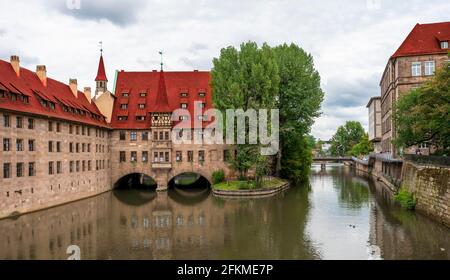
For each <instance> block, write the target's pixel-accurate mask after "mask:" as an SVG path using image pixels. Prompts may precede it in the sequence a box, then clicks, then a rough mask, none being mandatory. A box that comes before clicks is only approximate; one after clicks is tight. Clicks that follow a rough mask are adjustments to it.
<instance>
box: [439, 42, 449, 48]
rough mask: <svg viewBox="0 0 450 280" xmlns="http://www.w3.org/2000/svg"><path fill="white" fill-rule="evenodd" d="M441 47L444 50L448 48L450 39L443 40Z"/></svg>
mask: <svg viewBox="0 0 450 280" xmlns="http://www.w3.org/2000/svg"><path fill="white" fill-rule="evenodd" d="M441 49H443V50H446V49H448V41H442V42H441Z"/></svg>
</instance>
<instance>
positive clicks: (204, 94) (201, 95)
mask: <svg viewBox="0 0 450 280" xmlns="http://www.w3.org/2000/svg"><path fill="white" fill-rule="evenodd" d="M198 96H200V97H205V96H206V92H199V93H198Z"/></svg>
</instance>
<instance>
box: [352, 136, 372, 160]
mask: <svg viewBox="0 0 450 280" xmlns="http://www.w3.org/2000/svg"><path fill="white" fill-rule="evenodd" d="M373 150H374V148H373V143H372V142H370V141H369V135H368V134H367V133H365V134H364V136H363V138H362V139H361V141H359V143H358V144H356V145H354V146H353V147H352V150H351V155H352V156H354V157H359V156H364V155H368V154H369V153H370V152H373Z"/></svg>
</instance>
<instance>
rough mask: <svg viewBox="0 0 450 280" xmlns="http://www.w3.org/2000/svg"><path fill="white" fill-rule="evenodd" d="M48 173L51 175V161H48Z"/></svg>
mask: <svg viewBox="0 0 450 280" xmlns="http://www.w3.org/2000/svg"><path fill="white" fill-rule="evenodd" d="M48 174H49V175H53V161H50V162H49V163H48Z"/></svg>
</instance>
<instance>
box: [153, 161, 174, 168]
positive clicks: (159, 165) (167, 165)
mask: <svg viewBox="0 0 450 280" xmlns="http://www.w3.org/2000/svg"><path fill="white" fill-rule="evenodd" d="M152 168H153V169H172V163H170V162H154V163H152Z"/></svg>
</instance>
